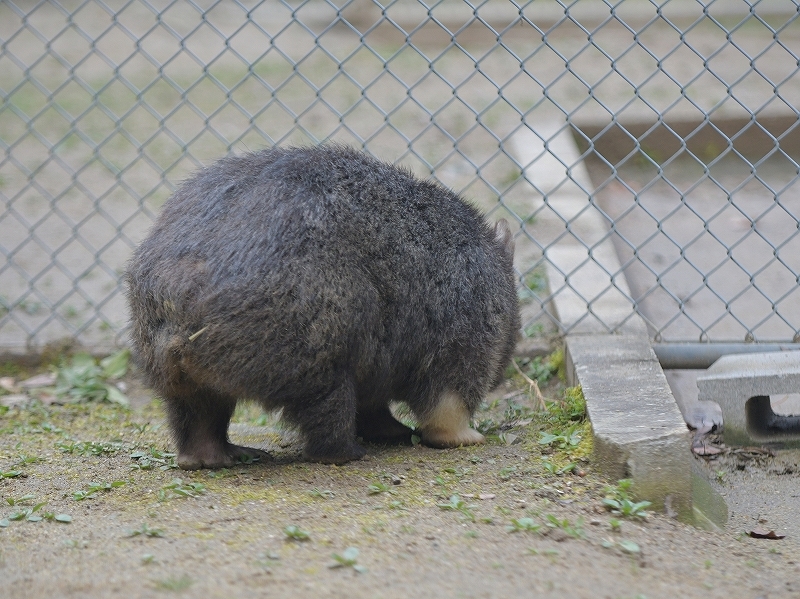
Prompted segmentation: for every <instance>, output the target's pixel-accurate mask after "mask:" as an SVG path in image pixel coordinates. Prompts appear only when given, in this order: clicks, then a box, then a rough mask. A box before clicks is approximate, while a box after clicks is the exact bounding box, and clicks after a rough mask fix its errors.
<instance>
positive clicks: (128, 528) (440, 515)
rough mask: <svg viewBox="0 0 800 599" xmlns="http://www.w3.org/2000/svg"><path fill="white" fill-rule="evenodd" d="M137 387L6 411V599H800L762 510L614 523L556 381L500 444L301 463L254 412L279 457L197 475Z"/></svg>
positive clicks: (249, 419) (501, 423) (236, 429)
mask: <svg viewBox="0 0 800 599" xmlns="http://www.w3.org/2000/svg"><path fill="white" fill-rule="evenodd" d="M30 374H32V373H31V372H12V373H9V372H5V373H4V376H6V377H7V378H6V381H7V382H8V379H9V378H11V379H13V380H14V381H20V380H22V379H23V378H24V377H27V376H30ZM123 388H124V389H125V390H126V392H127V395H128V397H129V398H130V400H131V407H130V408H125V407H122V406H117V405H115V404H108V403H104V404H98V403H82V404H70V405H57V404H50V405H48V400H49V399H50V398H49V397H48V396H47V394H46V393H44V394H42V395H40V398H41V399H43V400H44V401H43V402H35V403H33V404H29V405H27V406H24V405H23V406H22V407H12V408H9V409H7V410H5V411H4V413H2V414H1V415H0V476H1V477H2V478H0V496H2V499H3V502H4V505H3V507H2V508H0V519H2V520H0V577H2V593H0V595H2V596H3V597H7V598H9V599H13V598H17V597H19V598H23V597H24V598H26V599H31V598H38V597H47V598H51V597H82V598H85V597H122V596H124V597H153V596H161V595H165V596H168V595H170V594H182V595H183V596H187V597H226V598H231V597H353V598H356V599H358V598H362V597H364V598H367V597H369V598H373V597H406V596H419V597H532V596H536V597H540V596H541V597H587V598H588V597H591V598H612V599H617V598H619V599H623V598H630V599H633V598H641V597H646V598H648V599H655V598H661V597H663V598H670V599H672V598H673V597H675V596H680V597H688V598H692V597H709V598H714V597H719V598H725V599H738V598H743V599H744V598H747V599H750V598H752V599H755V598H762V597H763V598H770V599H775V598H781V597H785V598H790V597H791V598H795V597H798V596H800V551H799V549H800V547H799V546H798V539H797V538H791V536H787V538H784V539H780V540H769V539H753V538H750V537H749V536H747V535H746V534H744V533H745V529H746V528H748V529H749V526H747V524H748V522H751V523H757V521H758V514H756V513H755V511H757V508H755V507H754V508H753V510H755V511H754V513H753V514H750V515H749V516H750V518H749V519H748V517H746V516H747V515H745V516H744V517H742V516H738V517H736V518H733V519H732V523H733V524H732V525H731V526H730V527H729V528H728V529H727V530H724V531H721V532H707V531H703V530H699V529H696V528H694V527H692V526H690V525H687V524H682V523H680V522H676V521H674V520H672V519H670V518H669V517H667V516H666V515H663V514H649V515H648V517H647V518H646V519H645V520H643V519H639V518H623V517H621V516H618V515H614V514H612V513H610V512H609V511H607V510H606V508H605V507H604V505H603V502H602V501H603V498H604V497H605V496H606V495H607V493H608V491H607V488H608V487H609V486H610V487H616V483H617V481H609V480H604V479H603V478H602V477H601V476H600V475H599V474H598V473H597V472H595V471H594V469H593V467H592V464H591V461H590V459H589V457H588V455H589V453H590V451H591V435H590V432H589V429H588V426H587V424H586V423H581V422H579V421H575V420H571V419H570V418H571V416H570V411H569V409H568V403H567V402H565V401H562V398H564V397H565V395H564V388H563V384H561V383H560V382H558V381H557V380H556V379H555V377H554V378H553V379H552V380H551V382H550V383H549V385H548V386H547V387H546V388H545V395H546V397H547V398H548V405H549V410H548V412H547V413H546V414H542V413H541V412H535V411H534V407H535V403H534V402H533V400H532V399H531V397H530V395H529V394H528V393H527V387H526V386H525V385H524V384H521V381H520V380H518V379H517V380H509V381H507V382H506V383H505V384H504V385H503V386H501V388H500V389H498V390H497V391H496V392H495V393H494V395H493V396H492V397H490V398H488V399H487V405H486V407H485V409H482V410H481V411H480V412H479V413H478V414H476V421H477V423H478V426H479V427H481V428H482V429H483V430H486V431H489V433H490V437H489V439H490V440H489V443H488V444H486V445H484V446H480V447H471V448H461V449H453V450H436V449H430V448H426V447H423V446H420V445H415V446H411V445H409V446H403V447H383V446H369V453H368V455H367V457H366V458H364V459H363V460H361V461H359V462H355V463H351V464H347V465H344V466H330V465H321V464H309V463H303V462H302V461H300V460H299V450H300V447H299V444H298V439H297V437H296V435H295V434H294V433H293V432H292V431H290V430H285V429H284V428H283V427H282V426H281V425H280V423H279V422H278V421H277V420H276V419H275V418H274V417H273V416H270V415H264V414H262V413H261V412H260V411H259V410H258V409H256V408H255V407H252V406H249V407H247V406H246V407H243V408H242V409H239V410H238V411H237V414H236V416H235V418H234V420H235V422H234V423H233V424H232V425H231V437H232V439H233V440H234V442H237V443H244V444H251V445H257V446H260V447H262V448H265V449H268V450H269V451H270V452H271V453H272V454H273V455H274V456H275V459H274V461H272V462H270V463H255V464H249V465H244V464H243V465H242V466H240V467H237V468H234V469H231V470H223V471H198V472H184V471H180V470H177V469H174V468H171V467H170V466H171V463H172V458H171V456H170V455H169V453H168V452H169V451H170V447H171V442H170V440H169V436H168V431H167V429H166V426H165V425H164V422H163V414H162V412H161V408H160V406H159V404H158V402H157V401H154V400H152V397H151V395H150V394H149V392H148V391H147V390H146V389H143V388H141V386H140V385H139V384H138V383H137V380H136V378H135V376H134V377H130V376H129V377H128V378H127V379H126V386H124V387H123ZM9 397H10V396H9V395H8V394H6V395H5V396H4V397H0V399H6V400H8V399H9ZM2 403H5V404H8V403H11V402H10V401H5V402H2ZM573 417H574V416H573ZM547 433H549V434H551V435H552V434H557V433H561V434H562V436H564V437H566V438H571V439H573V440H574V444H573V443H572V442H565V443H563V445H564V448H562V449H559V447H558V446H559V443H558V442H555V443H551V444H550V445H547V444H545V443H542V442H541V441H543V440H544V439H543V435H545V434H547ZM687 451H689V444H688V437H687ZM728 459H729V460H734V458H728ZM776 459H777V458H776ZM569 465H574V466H572V467H571V470H570V466H569ZM565 466H567V468H566V469H567V470H568V471H567V472H564V473H562V474H558V471H559V470H560V469H562V468H564V467H565ZM734 466H735V465H734V463H733V462H730V461H729V462H727V466H726V467H728V470H730V471H731V472H733V473H739V474H741V475H745V474H746V472H747V470H748V468H751V465H745V467H743V468H742V469H741V470H740V469H739V468H738V467H734ZM711 468H712V469H713V468H714V466H712V467H711ZM742 473H744V474H742ZM176 478H180V479H181V484H180V485H177V484H176V483H175V482H174V479H176ZM719 478H720V480H719V481H718V482H719V483H720V484H721V485H723V486H724V485H725V484H726V482H725V480H723V479H724V477H722V476H720V477H719ZM731 480H732V481H733V482H732V483H731V484H736V483H735V480H734V479H731ZM42 503H44V505H43V506H41V507H40V508H38V509H34V508H35V507H36V506H37V505H39V504H42ZM28 510H30V513H28ZM29 515H30V516H33V520H36V519H37V517H39V518H41V520H40V521H30V520H29V519H28V516H29ZM62 515H66V516H69V517H70V518H71V522H60V521H58V519H66V518H63V516H62ZM17 518H18V519H17ZM615 521H618V523H617V522H615ZM2 525H5V526H2ZM758 526H762V527H766V528H769V527H770V522H762V523H761V524H758ZM291 527H296V528H291ZM304 534H307V535H308V538H307V539H305V540H302V539H293V538H291V536H304ZM351 548H355V550H357V555H356V554H355V551H354V550H353V549H351ZM335 555H336V556H339V561H341V562H344V565H342V566H341V567H338V568H331V567H330V566H331V565H333V564H337V563H338V562H337V561H336V558H335V557H334V556H335Z"/></svg>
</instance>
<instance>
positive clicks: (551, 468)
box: [542, 458, 578, 475]
mask: <svg viewBox="0 0 800 599" xmlns="http://www.w3.org/2000/svg"><path fill="white" fill-rule="evenodd" d="M577 467H578V465H577V464H576V463H575V462H570V463H568V464H566V465H565V466H561V467H560V468H559V467H558V466H556V465H555V464H554V463H553V462H551V461H550V460H549V459H547V458H542V468H544V469H545V472H548V473H549V474H555V475H561V474H566V473H568V472H572V471H573V470H575V468H577Z"/></svg>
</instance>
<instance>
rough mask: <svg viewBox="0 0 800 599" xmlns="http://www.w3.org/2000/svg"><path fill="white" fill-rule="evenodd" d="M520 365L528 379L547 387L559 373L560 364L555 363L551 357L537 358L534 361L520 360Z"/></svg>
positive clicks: (529, 359) (528, 359)
mask: <svg viewBox="0 0 800 599" xmlns="http://www.w3.org/2000/svg"><path fill="white" fill-rule="evenodd" d="M518 365H519V367H520V370H522V372H524V373H525V375H526V376H527V377H528V378H530V379H531V380H534V381H536V382H537V383H538V384H540V385H546V384H547V382H548V381H549V380H550V379H551V378H552V377H553V376H554V375H555V374H556V373H557V372H558V363H557V362H553V361H552V360H551V359H550V356H547V357H542V356H536V357H535V358H532V359H531V358H522V359H520V360H519V362H518Z"/></svg>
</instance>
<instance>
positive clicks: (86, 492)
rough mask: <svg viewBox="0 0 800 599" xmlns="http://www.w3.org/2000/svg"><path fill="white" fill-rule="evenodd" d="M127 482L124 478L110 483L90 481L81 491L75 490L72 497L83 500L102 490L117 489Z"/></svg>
mask: <svg viewBox="0 0 800 599" xmlns="http://www.w3.org/2000/svg"><path fill="white" fill-rule="evenodd" d="M124 484H125V481H124V480H115V481H113V482H110V483H89V484H88V485H87V487H86V488H85V489H81V490H80V491H73V493H72V498H73V499H74V500H75V501H83V500H84V499H88V498H89V497H92V496H93V495H94V494H95V493H98V492H100V491H110V490H111V489H116V488H117V487H121V486H122V485H124Z"/></svg>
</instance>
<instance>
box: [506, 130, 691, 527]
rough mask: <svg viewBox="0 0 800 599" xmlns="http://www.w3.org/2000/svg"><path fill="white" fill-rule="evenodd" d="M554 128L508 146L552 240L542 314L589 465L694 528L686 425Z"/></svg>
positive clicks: (578, 163)
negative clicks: (549, 314) (556, 345)
mask: <svg viewBox="0 0 800 599" xmlns="http://www.w3.org/2000/svg"><path fill="white" fill-rule="evenodd" d="M558 123H559V121H558V119H554V120H553V121H551V122H547V123H541V128H539V127H537V126H536V125H537V124H533V128H534V129H535V130H536V131H537V132H538V134H534V133H533V132H532V131H523V132H521V133H520V134H518V135H517V136H516V137H515V139H514V143H513V146H514V149H515V153H516V154H517V156H518V158H519V161H520V164H522V165H524V167H525V176H526V178H527V180H529V181H531V182H532V183H533V184H534V185H535V187H536V188H537V190H538V192H540V196H539V197H537V195H536V194H534V195H533V196H532V201H533V207H534V208H535V209H537V210H538V211H537V222H538V224H539V226H541V227H542V229H544V230H546V231H548V232H549V234H551V235H553V236H554V237H555V238H556V241H555V242H554V243H552V244H551V245H550V247H549V249H548V251H547V253H546V255H545V257H546V259H547V277H548V282H549V285H550V291H551V294H552V306H553V308H554V311H555V312H556V315H557V316H558V319H559V321H560V322H561V324H562V326H563V327H564V329H565V330H567V331H568V334H567V338H566V352H565V353H566V360H567V380H568V383H569V384H571V385H581V387H582V388H583V395H584V397H585V399H586V408H587V412H588V415H589V420H590V421H591V424H592V431H593V433H594V455H593V458H594V461H595V464H596V465H597V466H598V467H599V469H600V471H601V472H603V473H604V474H606V475H607V476H609V477H611V478H612V479H621V478H630V479H632V480H633V490H634V492H635V494H636V497H637V498H638V499H646V500H648V501H651V502H652V503H653V508H654V509H657V510H665V511H667V512H668V513H671V514H675V515H677V516H678V518H680V519H681V520H683V521H687V522H694V521H695V518H694V515H693V505H692V475H691V471H692V459H693V458H692V454H691V451H690V442H689V433H688V430H687V428H686V424H685V422H684V420H683V417H682V416H681V413H680V410H679V409H678V406H677V404H676V402H675V398H674V397H673V396H672V392H671V391H670V388H669V385H668V383H667V379H666V377H665V376H664V372H663V370H662V369H661V365H660V364H659V362H658V359H657V358H656V355H655V353H654V352H653V349H652V348H651V346H650V338H649V336H648V333H647V327H646V325H645V323H644V320H643V319H642V318H641V317H640V316H639V315H638V314H637V313H636V311H635V307H634V305H633V302H632V301H631V299H630V291H629V288H628V284H627V281H626V280H625V277H624V275H623V274H622V268H621V266H620V263H619V258H618V257H617V254H616V251H615V250H614V247H613V244H612V240H611V236H610V231H609V226H608V219H607V218H606V217H605V215H603V214H602V212H601V211H600V210H599V209H598V208H597V207H596V206H595V205H594V204H592V203H591V202H590V201H589V193H588V192H587V190H590V189H592V185H591V181H590V180H589V175H588V173H587V172H586V169H585V167H584V165H583V162H582V160H581V157H580V154H579V152H578V150H577V148H576V147H575V144H574V141H573V140H572V137H571V135H570V133H569V128H567V127H559V125H558ZM541 194H546V197H543V196H541Z"/></svg>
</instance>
